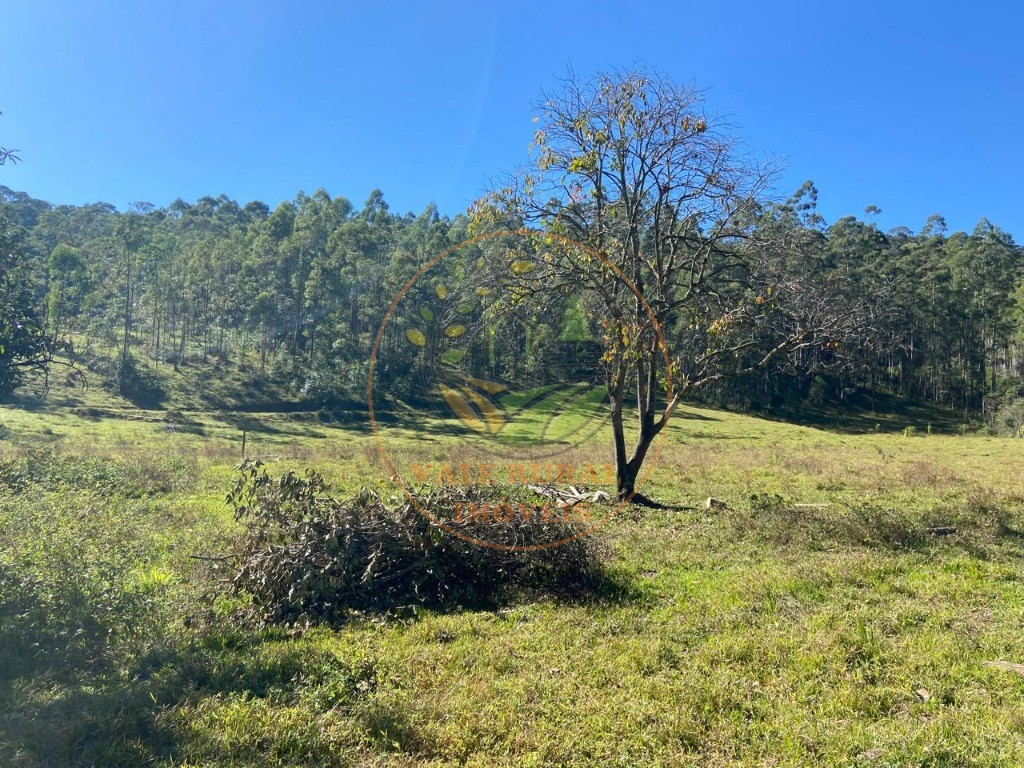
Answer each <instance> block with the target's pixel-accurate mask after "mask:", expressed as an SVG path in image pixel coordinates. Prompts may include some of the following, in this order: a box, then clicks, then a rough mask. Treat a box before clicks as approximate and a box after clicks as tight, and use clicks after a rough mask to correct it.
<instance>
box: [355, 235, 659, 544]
mask: <svg viewBox="0 0 1024 768" xmlns="http://www.w3.org/2000/svg"><path fill="white" fill-rule="evenodd" d="M506 235H518V236H538V235H539V236H542V237H551V238H555V239H557V240H560V241H561V242H562V243H564V244H566V245H569V246H574V247H577V248H580V249H582V250H583V251H584V252H586V253H587V254H589V255H590V256H592V257H594V258H596V259H598V260H599V261H601V263H603V264H604V265H605V266H607V267H608V268H609V269H611V270H612V271H613V272H614V273H615V275H616V276H617V277H618V278H619V279H621V280H622V281H623V282H624V283H625V284H626V286H627V287H628V288H629V290H631V291H632V292H633V295H634V296H636V297H637V298H638V299H639V300H640V303H641V304H643V307H644V309H645V310H647V314H648V315H649V316H650V318H651V321H652V322H653V323H654V331H655V333H656V334H657V337H658V346H659V347H661V351H662V355H663V356H664V358H665V371H666V374H667V376H666V381H667V382H668V393H667V395H668V401H669V402H671V401H672V397H673V394H674V389H673V386H672V361H671V359H670V358H669V354H668V345H667V344H666V343H665V336H664V334H663V333H662V328H661V324H660V323H659V322H658V320H657V318H656V317H655V316H654V312H653V310H652V309H651V306H650V304H648V303H647V299H645V298H644V297H643V295H642V294H641V293H640V291H639V290H637V287H636V286H635V285H634V284H633V282H632V281H631V280H630V279H629V278H628V277H627V276H626V274H625V273H624V272H623V271H622V270H621V269H620V268H619V267H618V266H617V265H616V264H613V263H612V262H611V260H609V259H608V257H606V256H605V255H604V254H602V253H600V252H599V251H596V250H594V249H593V248H589V247H587V246H586V245H583V243H579V242H576V241H575V240H573V239H572V238H570V237H566V236H565V235H559V234H555V233H553V232H542V231H540V230H533V229H526V228H523V229H508V230H498V231H496V232H488V233H485V234H482V235H477V236H476V237H471V238H470V239H469V240H464V241H463V242H461V243H459V244H458V245H453V246H452V247H450V248H447V249H445V250H444V251H442V252H441V253H439V254H438V255H437V256H435V257H434V258H432V259H431V260H430V261H428V262H427V263H426V264H424V265H423V266H422V267H420V269H419V270H418V271H417V272H416V274H415V275H413V276H412V277H411V278H409V280H408V281H407V282H406V283H405V285H403V286H402V288H401V290H400V291H399V292H398V294H397V295H396V296H395V300H394V301H392V302H391V306H390V307H388V311H387V312H385V313H384V319H383V320H382V321H381V324H380V328H378V329H377V336H376V338H375V339H374V342H373V350H372V352H371V353H370V375H369V382H368V384H369V386H368V389H367V404H368V405H369V409H370V427H371V428H372V429H373V436H374V440H375V442H376V443H377V452H378V453H379V454H380V458H381V461H383V462H384V465H385V466H386V467H387V468H388V470H389V471H390V472H391V477H393V478H398V480H397V483H396V484H397V485H398V486H399V488H401V490H402V493H404V494H405V496H406V498H408V499H409V502H410V503H411V504H412V505H413V506H414V507H416V509H418V510H419V511H420V512H421V513H422V514H423V515H425V516H426V517H427V518H428V519H429V520H430V521H431V522H433V523H434V525H436V526H438V527H439V528H441V529H442V530H445V531H447V532H448V533H450V534H452V535H453V536H458V537H459V538H460V539H463V540H465V541H468V542H471V543H473V544H477V545H479V546H481V547H490V548H492V549H502V550H506V551H510V552H530V551H535V550H538V549H549V548H551V547H557V546H560V545H562V544H567V543H568V542H570V541H574V540H576V539H578V538H580V537H581V536H585V535H587V534H589V533H592V532H593V531H596V530H597V529H598V528H601V527H602V526H604V525H605V524H606V523H607V522H608V521H610V520H611V519H612V518H613V517H615V516H617V515H618V514H619V512H621V511H622V509H623V508H624V507H625V506H626V505H627V504H628V503H629V502H630V499H632V498H633V496H635V495H636V493H637V490H636V488H635V487H634V488H633V493H631V494H630V495H629V497H628V498H626V499H624V500H622V501H619V502H618V505H617V506H616V507H615V508H614V509H613V510H612V511H611V512H609V513H608V514H607V515H605V517H603V518H601V520H599V521H598V522H596V523H594V524H593V525H591V526H589V527H588V528H586V529H585V530H583V531H580V532H579V533H577V534H574V535H572V536H568V537H566V538H564V539H559V540H558V541H553V542H549V543H547V544H530V545H529V546H524V547H521V546H515V545H512V546H509V545H508V544H496V543H494V542H491V541H484V540H483V539H477V538H475V537H473V536H470V535H468V534H466V533H462V532H461V531H458V530H457V529H455V528H452V527H451V526H450V525H448V524H447V523H445V522H443V521H442V520H439V519H438V518H436V517H434V516H433V515H432V514H430V512H427V511H426V510H425V509H424V508H423V507H422V506H420V504H419V502H418V501H417V500H416V496H415V494H413V493H412V491H410V490H409V489H408V488H406V487H405V484H404V483H403V482H402V479H401V477H402V476H401V475H400V474H399V473H398V472H397V471H396V470H395V467H394V465H393V464H392V463H391V460H390V459H389V458H388V455H387V452H386V451H385V450H384V445H383V443H382V437H381V435H380V431H379V430H378V428H377V418H376V411H375V409H374V407H373V374H374V372H375V371H376V368H377V352H378V350H379V349H380V342H381V339H382V338H383V337H384V329H385V328H387V325H388V323H389V322H390V320H391V316H392V314H394V311H395V309H396V308H397V307H398V303H399V302H400V301H401V300H402V298H403V297H404V296H405V294H406V293H407V292H408V290H409V289H410V288H411V287H412V286H413V285H414V284H415V283H416V282H417V281H418V280H419V279H420V278H421V277H423V275H424V274H426V273H427V271H428V270H430V268H431V267H433V266H434V265H435V264H437V263H438V262H439V261H441V259H443V258H445V257H447V256H450V255H451V254H453V253H455V252H456V251H458V250H460V249H462V248H465V247H467V246H470V245H474V244H475V243H479V242H482V241H484V240H490V239H492V238H495V237H504V236H506ZM670 417H671V413H669V414H667V415H666V416H665V426H667V425H668V420H669V418H670ZM662 429H664V427H663V428H662ZM661 442H662V441H660V440H656V445H655V446H654V452H653V454H652V455H651V456H650V457H649V459H648V461H647V462H645V463H646V464H647V471H646V473H641V476H639V477H637V483H636V485H639V484H640V483H641V482H643V481H645V480H646V479H647V478H648V477H649V476H650V474H651V471H652V469H653V466H654V465H655V464H656V463H657V459H658V456H659V455H660V454H661Z"/></svg>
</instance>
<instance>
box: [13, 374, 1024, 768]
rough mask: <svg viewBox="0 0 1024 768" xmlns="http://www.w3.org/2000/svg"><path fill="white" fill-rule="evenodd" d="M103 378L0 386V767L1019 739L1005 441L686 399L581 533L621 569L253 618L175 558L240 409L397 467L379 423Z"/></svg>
mask: <svg viewBox="0 0 1024 768" xmlns="http://www.w3.org/2000/svg"><path fill="white" fill-rule="evenodd" d="M104 398H105V396H104V395H102V394H101V393H99V392H95V393H92V394H89V395H87V396H86V398H85V400H84V401H81V402H75V403H71V402H65V403H62V404H58V405H49V406H45V407H44V406H33V407H31V408H29V407H24V406H8V407H3V408H0V764H2V765H4V766H12V768H15V767H18V766H44V765H45V766H61V765H83V766H85V765H101V766H141V765H159V766H172V765H173V766H200V765H202V766H277V765H358V766H371V765H372V766H448V765H460V766H492V765H496V766H589V765H601V766H637V765H644V766H673V765H702V766H708V765H710V766H729V765H756V766H806V765H826V766H840V765H843V766H845V765H865V766H897V765H899V766H902V765H934V766H964V765H972V766H993V765H1005V766H1019V765H1022V764H1024V676H1022V675H1021V674H1019V673H1017V672H1015V671H1013V670H1012V669H1006V668H1001V667H996V666H990V665H987V664H986V662H993V661H1008V662H1024V584H1022V581H1021V576H1022V570H1021V565H1022V563H1024V560H1022V555H1024V471H1022V470H1024V451H1022V443H1021V441H1019V440H1010V439H1001V438H991V437H985V436H978V435H963V436H960V435H952V434H942V435H940V434H937V433H935V434H928V431H929V430H928V424H929V423H931V421H930V417H929V416H928V415H927V414H921V415H920V417H919V418H916V419H915V420H914V421H906V420H905V419H904V420H903V421H900V420H899V419H898V418H894V417H892V416H891V415H890V416H875V415H865V416H864V417H863V419H862V420H863V421H864V422H865V423H866V424H869V425H870V424H877V425H878V431H875V430H874V428H872V427H870V426H869V427H867V431H865V432H862V433H859V434H854V433H849V432H847V433H842V432H830V431H825V430H821V429H816V428H812V427H808V426H799V425H794V424H787V423H782V422H776V421H767V420H761V419H756V418H752V417H747V416H741V415H736V414H731V413H725V412H719V411H712V410H707V409H701V408H694V407H688V408H685V409H682V410H681V411H680V412H679V414H678V416H677V418H675V419H674V421H673V422H672V424H671V426H670V429H669V431H668V433H667V434H666V435H665V438H664V445H663V449H662V451H661V453H660V456H659V457H658V461H657V464H656V466H655V468H654V470H653V473H652V476H651V479H650V482H649V483H648V484H647V485H646V486H645V487H644V489H643V490H644V492H645V493H647V494H648V495H650V496H652V497H654V498H657V499H659V500H661V501H663V502H668V503H671V504H673V505H674V506H675V508H673V509H668V510H647V509H639V508H632V507H630V508H627V509H625V510H624V511H623V513H622V514H620V515H619V516H618V517H616V518H615V519H614V521H613V522H612V523H610V524H609V525H608V526H606V527H604V528H603V529H601V531H600V532H599V533H598V534H596V535H598V536H600V537H601V538H602V539H603V540H604V541H606V542H607V545H608V547H609V549H610V551H611V552H612V557H611V563H610V566H609V568H610V572H611V574H612V576H613V577H614V580H615V583H616V584H617V585H618V588H617V589H615V590H612V591H609V592H608V593H607V594H597V595H581V596H579V597H578V598H577V599H568V600H567V599H555V598H543V599H540V598H538V599H531V600H525V601H523V600H519V601H509V602H507V603H505V604H502V605H497V606H493V607H490V608H488V609H487V610H462V611H446V612H440V611H429V610H420V611H418V612H416V613H415V614H413V613H409V614H408V615H407V616H406V617H405V618H402V619H388V620H383V619H379V618H375V617H373V616H368V617H366V618H365V619H364V620H359V621H354V622H351V623H349V624H347V625H345V626H343V627H341V628H337V629H326V628H320V629H315V630H311V631H306V632H288V631H285V630H262V631H255V630H251V629H246V628H245V627H244V626H239V625H238V624H237V623H235V622H234V621H233V620H232V616H233V614H234V611H235V609H236V608H237V600H236V599H235V598H233V597H232V596H231V595H230V594H229V592H228V591H227V590H226V589H225V587H224V585H220V584H218V583H217V578H218V577H217V575H216V573H215V572H214V571H213V570H212V569H211V563H210V561H208V560H205V559H200V558H197V557H194V556H196V555H200V556H211V555H216V554H217V553H219V552H221V551H223V548H224V547H225V546H226V542H227V540H228V538H229V537H230V536H231V535H232V532H233V530H234V526H235V524H234V522H233V520H232V518H231V516H230V512H229V510H228V509H227V507H226V506H225V505H224V503H223V496H224V493H225V491H226V490H227V488H228V486H229V484H230V483H231V481H232V479H233V477H234V476H235V467H236V465H237V463H238V461H239V459H240V457H241V430H242V429H243V428H244V429H246V430H247V436H246V440H247V453H248V454H249V455H250V456H257V457H262V458H263V459H265V460H266V461H267V462H268V464H269V465H270V466H271V468H272V469H273V470H275V471H280V470H284V469H291V468H303V467H306V466H313V467H316V468H317V469H320V470H321V471H323V472H324V474H325V475H326V476H327V477H328V479H329V480H330V481H331V482H332V483H334V484H335V485H336V486H337V487H338V488H340V489H354V488H356V487H358V486H360V485H363V484H369V485H373V486H375V487H378V488H380V489H382V490H385V491H387V492H389V493H393V490H392V489H391V488H390V485H389V483H388V479H387V475H386V474H385V473H384V471H383V468H382V465H381V462H380V460H379V458H378V456H377V451H376V447H375V443H374V440H373V435H372V433H371V431H370V430H369V427H368V425H367V424H366V423H365V421H364V420H354V421H352V422H351V423H348V424H338V423H331V422H330V421H327V422H325V421H322V420H320V419H318V418H316V417H315V415H309V414H301V413H296V414H288V413H249V414H244V415H239V414H237V413H234V412H229V411H225V412H223V413H220V414H219V415H218V413H217V412H213V411H210V410H209V409H208V404H204V403H200V402H196V403H194V407H195V408H196V410H190V409H189V408H188V407H183V408H179V409H177V410H174V411H173V412H168V411H166V410H163V411H146V410H142V409H136V408H130V407H127V406H126V405H124V404H118V403H114V402H112V401H110V400H109V399H104ZM583 401H584V402H586V400H585V399H584V400H583ZM592 405H593V403H590V406H592ZM200 408H203V410H200ZM541 421H543V419H542V420H541ZM936 423H938V422H937V421H936ZM907 427H913V428H914V429H913V430H908V429H906V428H907ZM390 439H391V440H392V441H393V442H392V445H393V446H394V447H395V450H396V451H398V452H400V453H402V455H403V456H405V457H414V458H415V457H419V458H422V459H423V460H425V461H431V460H433V461H437V460H447V459H449V458H450V457H452V456H457V455H462V454H472V452H473V448H472V445H470V444H465V441H462V440H460V439H459V438H457V437H455V436H452V435H450V434H449V433H448V431H447V430H446V429H440V428H439V429H438V430H436V432H433V433H431V434H430V435H423V434H418V435H417V434H400V433H399V432H398V431H397V430H393V431H392V434H391V435H390ZM608 445H609V443H608V438H607V434H606V433H605V432H603V431H602V432H601V433H599V434H598V436H597V438H596V439H594V440H591V441H588V442H587V443H586V445H585V447H582V448H578V449H575V450H574V451H573V452H572V456H571V458H572V460H574V461H577V462H588V461H593V462H604V461H607V455H606V453H607V446H608ZM708 496H714V497H715V498H717V499H721V500H723V501H724V502H725V503H726V505H727V506H726V508H724V509H716V510H707V509H706V508H705V505H704V501H705V499H706V498H707V497H708ZM954 529H955V530H954Z"/></svg>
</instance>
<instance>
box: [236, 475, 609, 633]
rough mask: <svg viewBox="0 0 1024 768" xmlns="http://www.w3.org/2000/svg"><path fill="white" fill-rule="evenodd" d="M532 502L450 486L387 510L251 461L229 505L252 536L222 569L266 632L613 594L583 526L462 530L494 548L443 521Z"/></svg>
mask: <svg viewBox="0 0 1024 768" xmlns="http://www.w3.org/2000/svg"><path fill="white" fill-rule="evenodd" d="M530 493H531V492H530V491H529V490H528V489H510V488H501V487H496V486H470V487H453V486H441V487H434V488H430V489H425V490H423V491H422V492H420V493H417V494H416V495H415V496H414V497H413V498H414V499H415V503H413V502H412V501H410V500H409V499H402V500H401V501H400V502H396V503H391V504H389V503H386V502H385V500H384V499H382V498H381V497H380V496H379V495H378V494H377V493H375V492H374V491H372V490H369V489H367V488H363V489H361V490H360V491H359V492H358V493H356V494H355V495H353V496H351V497H350V498H347V499H341V500H339V499H336V498H335V497H334V496H332V495H331V493H330V489H329V488H328V487H327V485H326V484H325V482H324V480H323V478H322V477H321V476H320V475H319V474H318V473H316V472H314V471H312V470H307V471H306V473H305V474H304V475H300V474H297V473H295V472H287V473H285V474H283V475H281V476H279V477H272V476H270V475H269V474H268V473H267V471H266V469H265V468H264V467H263V466H262V464H261V463H260V462H246V463H245V464H243V465H242V467H241V474H240V476H239V478H238V480H237V482H236V484H235V486H234V488H233V489H232V490H231V492H230V493H229V494H228V496H227V501H228V503H229V505H230V506H231V507H232V508H233V509H234V512H235V517H236V519H237V520H239V521H241V522H242V523H243V524H244V530H243V532H242V533H241V534H240V536H239V538H238V539H237V540H236V542H235V545H234V548H233V551H232V552H231V553H230V554H229V555H228V556H227V557H225V558H223V560H224V561H225V562H226V563H227V564H228V565H229V566H230V567H231V569H232V571H233V578H232V584H233V587H234V589H235V590H237V591H238V592H239V593H241V594H244V595H247V596H248V597H249V598H251V606H252V612H253V615H254V617H255V618H256V619H257V621H258V622H259V623H262V624H285V625H299V626H303V625H309V624H315V623H325V622H326V623H332V622H338V621H343V620H345V619H346V618H347V617H350V616H351V615H353V613H356V612H389V611H394V610H396V609H398V608H402V607H407V606H410V605H430V606H437V607H450V606H457V605H485V604H488V603H493V602H494V601H497V600H501V599H504V598H508V597H511V596H514V595H515V594H517V593H533V594H537V593H542V594H550V595H556V596H560V597H566V598H573V597H579V596H582V595H586V594H593V593H595V592H598V591H600V590H602V589H604V588H605V587H606V586H608V578H607V575H606V572H605V568H604V563H605V561H606V556H605V552H604V548H603V547H602V546H601V544H600V542H599V541H597V540H596V539H595V538H594V537H592V536H580V537H578V538H573V537H574V536H575V535H576V534H579V533H581V532H582V530H583V528H582V527H581V524H580V523H576V522H572V521H571V520H567V519H565V518H563V517H557V516H552V517H549V518H542V517H541V516H540V515H539V514H538V515H535V516H533V517H532V518H531V517H529V516H523V515H499V514H495V515H488V516H483V515H477V516H473V517H471V518H470V519H469V520H465V521H464V522H462V523H461V524H460V532H462V533H464V534H465V535H466V536H467V537H469V538H473V539H477V540H479V541H486V542H488V543H490V544H491V546H481V545H480V544H478V543H474V542H473V541H470V540H467V539H466V538H461V537H458V536H455V535H452V534H451V533H450V532H448V531H445V530H444V529H443V528H442V527H441V526H439V525H438V524H437V522H435V520H452V519H457V518H458V517H459V516H460V510H462V509H465V508H467V506H472V507H473V508H477V509H479V508H480V506H481V505H485V506H486V505H494V506H495V508H498V507H499V506H504V507H505V508H507V507H508V505H509V504H510V503H512V504H513V505H519V506H522V505H524V504H530V503H532V504H534V505H537V506H538V509H539V504H540V502H539V501H538V499H537V497H536V496H533V497H532V500H531V498H530V496H529V494H530ZM424 511H426V512H429V513H430V514H429V516H428V515H427V514H424ZM552 544H554V546H547V545H552ZM494 545H497V546H494Z"/></svg>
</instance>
